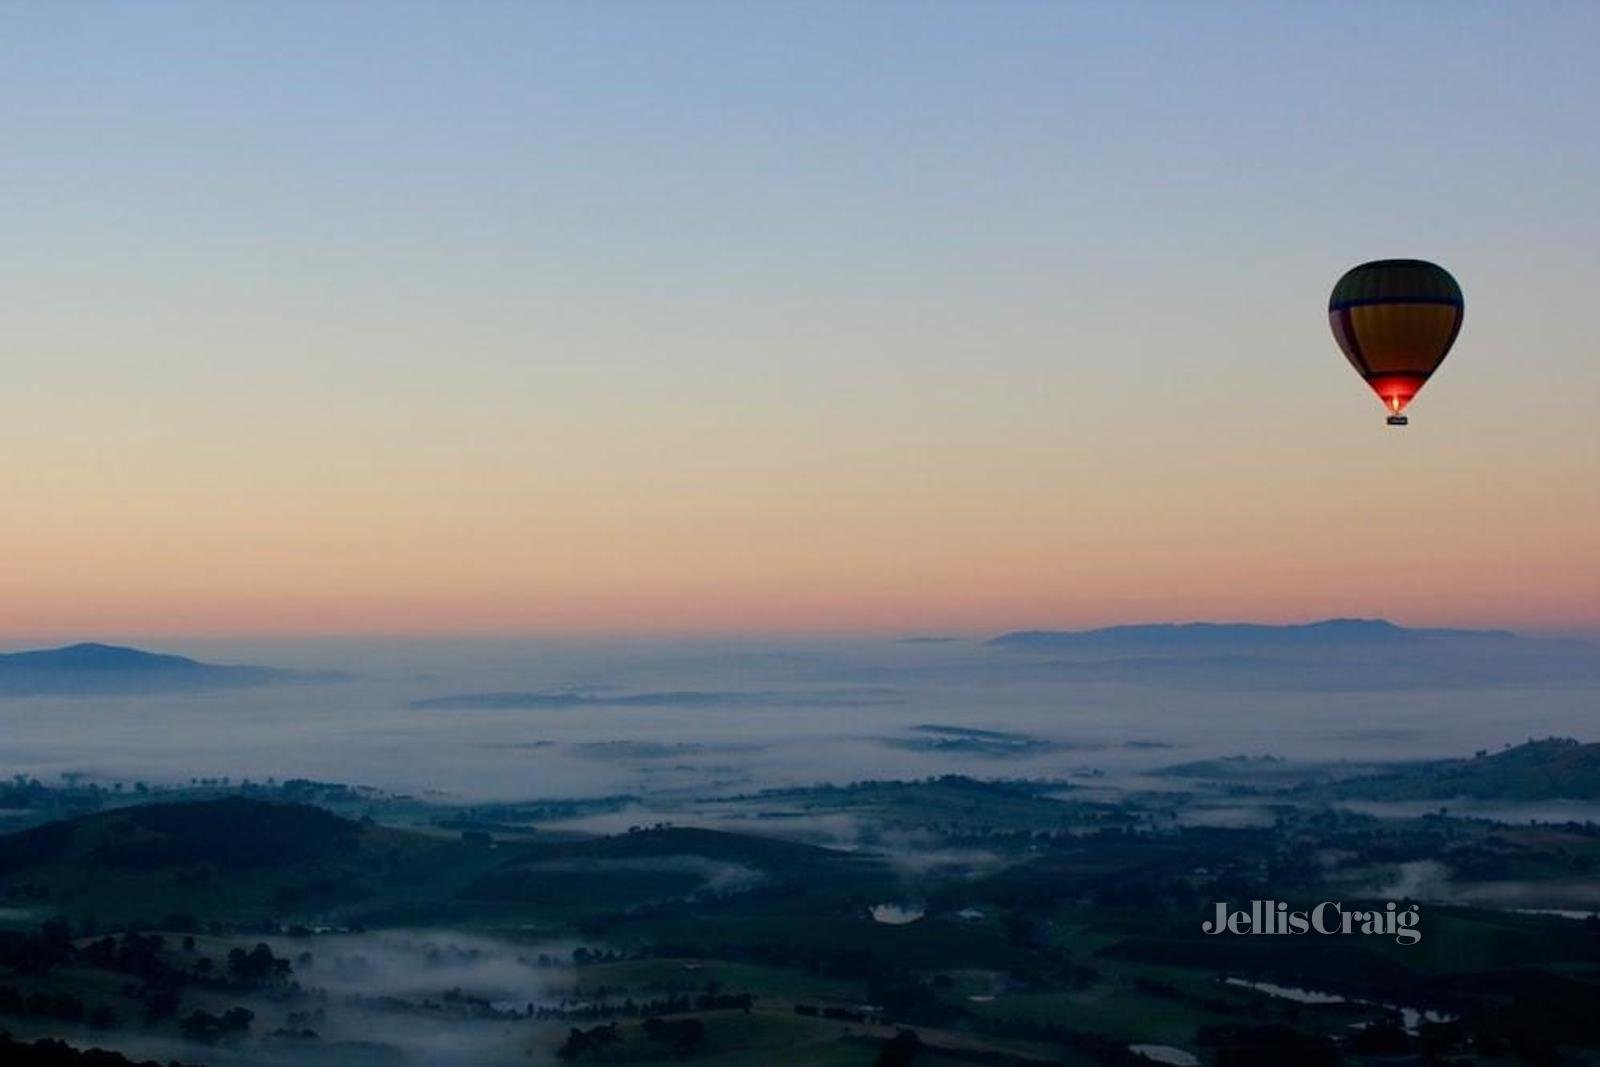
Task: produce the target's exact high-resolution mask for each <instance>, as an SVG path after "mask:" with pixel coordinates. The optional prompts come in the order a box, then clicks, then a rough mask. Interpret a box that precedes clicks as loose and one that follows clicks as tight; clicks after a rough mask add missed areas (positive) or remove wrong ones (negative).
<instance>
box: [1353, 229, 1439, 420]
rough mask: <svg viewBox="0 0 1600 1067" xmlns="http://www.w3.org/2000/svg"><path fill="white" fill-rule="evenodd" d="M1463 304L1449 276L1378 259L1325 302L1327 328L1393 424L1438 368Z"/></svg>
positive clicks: (1419, 263)
mask: <svg viewBox="0 0 1600 1067" xmlns="http://www.w3.org/2000/svg"><path fill="white" fill-rule="evenodd" d="M1464 309H1465V303H1464V301H1463V300H1462V299H1461V286H1459V285H1457V284H1456V280H1455V279H1454V278H1452V277H1450V272H1449V271H1447V270H1445V269H1444V268H1443V267H1440V266H1438V265H1436V264H1433V263H1429V262H1427V261H1426V260H1421V259H1377V260H1373V261H1372V262H1371V263H1363V264H1361V266H1359V267H1352V268H1351V269H1350V270H1348V271H1346V272H1345V275H1344V277H1342V278H1340V279H1339V283H1338V284H1337V285H1335V286H1334V287H1333V295H1332V296H1331V297H1329V298H1328V321H1329V323H1330V324H1331V325H1332V326H1333V336H1334V340H1336V341H1338V342H1339V347H1340V348H1341V349H1343V350H1344V354H1345V356H1346V358H1348V359H1349V360H1350V363H1351V365H1353V366H1354V367H1355V369H1356V371H1357V373H1359V374H1360V375H1361V377H1363V378H1365V379H1366V382H1367V384H1368V385H1369V386H1371V387H1372V391H1373V392H1374V393H1377V394H1378V399H1379V400H1382V401H1383V406H1384V407H1386V408H1388V409H1389V425H1390V426H1404V425H1405V424H1406V421H1407V420H1406V417H1405V416H1404V415H1402V414H1401V412H1403V411H1404V410H1405V409H1406V405H1407V404H1409V403H1411V400H1412V398H1413V397H1415V396H1416V395H1417V393H1418V392H1419V391H1421V389H1422V386H1423V385H1424V383H1426V382H1427V380H1428V378H1429V376H1431V375H1432V374H1433V372H1434V371H1436V370H1438V369H1439V364H1440V363H1442V362H1444V357H1445V354H1446V353H1448V352H1449V351H1450V346H1451V345H1453V344H1454V343H1455V340H1456V334H1458V333H1460V332H1461V317H1462V314H1463V312H1464Z"/></svg>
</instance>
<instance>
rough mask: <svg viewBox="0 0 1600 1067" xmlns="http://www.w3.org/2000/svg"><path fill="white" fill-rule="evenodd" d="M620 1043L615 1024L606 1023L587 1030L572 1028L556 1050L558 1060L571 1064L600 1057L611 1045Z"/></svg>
mask: <svg viewBox="0 0 1600 1067" xmlns="http://www.w3.org/2000/svg"><path fill="white" fill-rule="evenodd" d="M621 1043H622V1035H620V1034H618V1033H617V1024H616V1023H606V1024H605V1025H603V1026H596V1027H594V1028H592V1029H589V1030H580V1029H578V1028H577V1027H573V1028H572V1030H571V1032H569V1033H568V1034H567V1039H566V1040H565V1041H563V1042H562V1043H561V1047H560V1048H558V1049H556V1056H557V1057H558V1058H559V1059H562V1060H565V1061H567V1062H571V1061H573V1060H581V1059H583V1058H585V1057H588V1056H594V1057H601V1056H604V1055H605V1054H606V1050H608V1049H610V1048H611V1047H612V1046H613V1045H620V1044H621Z"/></svg>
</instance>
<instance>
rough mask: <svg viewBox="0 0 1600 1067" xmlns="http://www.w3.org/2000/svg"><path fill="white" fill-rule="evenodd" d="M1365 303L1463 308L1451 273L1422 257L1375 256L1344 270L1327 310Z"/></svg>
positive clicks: (1462, 302) (1462, 301)
mask: <svg viewBox="0 0 1600 1067" xmlns="http://www.w3.org/2000/svg"><path fill="white" fill-rule="evenodd" d="M1365 304H1449V305H1450V306H1452V307H1463V306H1465V301H1464V300H1463V299H1462V297H1461V286H1459V285H1457V284H1456V280H1455V279H1454V278H1452V277H1450V272H1449V271H1447V270H1445V269H1444V268H1443V267H1441V266H1439V265H1438V264H1437V263H1429V262H1428V261H1427V260H1425V259H1375V260H1373V261H1372V262H1371V263H1363V264H1361V266H1359V267H1352V268H1350V269H1349V270H1348V271H1346V272H1345V275H1344V277H1343V278H1340V279H1339V283H1338V284H1337V285H1335V286H1334V287H1333V295H1332V296H1331V297H1329V298H1328V310H1329V311H1338V310H1340V309H1342V308H1351V307H1361V306H1362V305H1365Z"/></svg>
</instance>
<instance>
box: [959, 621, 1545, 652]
mask: <svg viewBox="0 0 1600 1067" xmlns="http://www.w3.org/2000/svg"><path fill="white" fill-rule="evenodd" d="M1517 640H1519V639H1518V637H1517V636H1516V635H1515V634H1513V633H1511V632H1510V631H1507V630H1440V629H1413V628H1410V627H1405V626H1397V625H1395V624H1394V623H1392V622H1390V621H1388V620H1387V619H1324V620H1322V621H1321V622H1310V623H1301V624H1296V625H1289V626H1271V625H1266V624H1262V623H1245V622H1230V623H1220V622H1188V623H1171V622H1168V623H1147V624H1141V625H1136V626H1108V627H1103V628H1101V629H1096V630H1017V631H1014V632H1012V633H1006V634H1001V635H1000V636H999V637H996V638H994V639H992V640H991V641H989V644H990V645H993V646H995V647H997V648H1006V649H1013V650H1017V651H1026V652H1069V651H1085V652H1123V653H1129V654H1133V653H1139V652H1194V651H1203V652H1218V651H1223V650H1226V651H1232V652H1265V651H1282V650H1286V649H1316V648H1348V647H1350V646H1356V647H1366V648H1374V647H1377V648H1382V647H1391V648H1392V647H1396V646H1405V645H1410V644H1414V643H1417V642H1423V641H1435V642H1437V641H1469V642H1474V643H1477V642H1491V643H1495V644H1502V643H1505V642H1514V641H1517Z"/></svg>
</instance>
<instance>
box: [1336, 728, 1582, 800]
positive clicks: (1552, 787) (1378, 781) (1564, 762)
mask: <svg viewBox="0 0 1600 1067" xmlns="http://www.w3.org/2000/svg"><path fill="white" fill-rule="evenodd" d="M1328 792H1330V793H1331V794H1332V795H1333V796H1335V797H1338V798H1341V799H1362V800H1454V799H1456V798H1458V797H1462V798H1469V799H1473V800H1558V799H1562V800H1600V743H1592V744H1582V743H1580V742H1578V741H1574V740H1573V739H1571V738H1565V737H1552V738H1548V739H1546V740H1543V741H1529V742H1528V743H1527V744H1524V745H1518V746H1517V747H1515V748H1509V749H1506V750H1504V751H1502V752H1496V753H1494V754H1493V755H1490V754H1489V753H1487V752H1480V753H1479V754H1478V755H1477V756H1476V757H1474V758H1472V759H1460V760H1438V761H1434V762H1429V763H1414V764H1404V765H1402V766H1400V767H1399V768H1396V769H1395V770H1393V771H1390V772H1387V773H1384V774H1375V775H1369V776H1364V777H1359V778H1353V779H1349V780H1347V781H1342V782H1338V783H1336V784H1334V785H1331V786H1329V787H1328Z"/></svg>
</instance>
